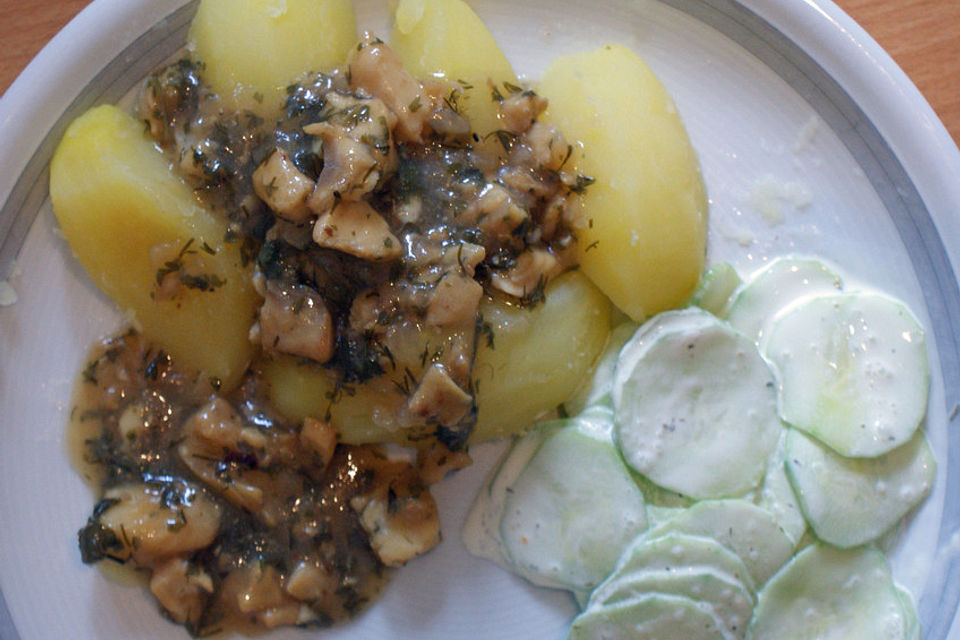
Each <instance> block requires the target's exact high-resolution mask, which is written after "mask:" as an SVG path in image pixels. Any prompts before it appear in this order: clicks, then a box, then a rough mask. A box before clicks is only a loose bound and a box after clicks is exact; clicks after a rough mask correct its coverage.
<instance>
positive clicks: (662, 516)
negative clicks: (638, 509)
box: [643, 492, 687, 528]
mask: <svg viewBox="0 0 960 640" xmlns="http://www.w3.org/2000/svg"><path fill="white" fill-rule="evenodd" d="M643 496H644V498H646V496H647V494H646V492H644V494H643ZM686 510H687V507H686V506H677V507H665V506H661V505H658V504H651V503H650V502H647V523H648V524H649V525H650V527H651V528H653V527H657V526H659V525H661V524H663V523H664V522H666V521H667V520H670V519H671V518H674V517H676V516H678V515H680V514H681V513H682V512H684V511H686Z"/></svg>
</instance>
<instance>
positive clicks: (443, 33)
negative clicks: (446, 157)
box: [390, 0, 517, 136]
mask: <svg viewBox="0 0 960 640" xmlns="http://www.w3.org/2000/svg"><path fill="white" fill-rule="evenodd" d="M390 46H391V47H392V48H393V49H394V51H396V52H397V54H398V55H399V56H400V59H401V60H402V61H403V65H404V67H406V69H407V71H409V72H410V73H412V74H413V75H415V76H417V77H419V78H427V77H440V78H444V79H445V80H447V81H449V82H452V83H454V84H456V85H457V86H459V87H460V91H461V94H462V97H461V99H460V103H461V105H462V107H463V113H464V115H466V116H467V117H468V118H469V119H470V123H471V124H472V125H473V129H474V131H476V132H477V133H478V134H479V135H481V136H485V135H487V134H489V133H490V132H492V131H496V130H497V129H501V128H502V126H501V125H500V118H499V107H498V103H497V102H496V101H495V100H494V99H493V97H492V90H491V87H490V86H489V84H488V80H490V81H492V82H493V83H494V84H496V85H500V91H501V92H505V91H506V90H505V89H504V88H503V84H502V83H503V82H509V83H511V84H514V85H515V84H517V76H516V74H514V72H513V68H512V67H511V66H510V62H509V61H508V60H507V57H506V56H505V55H504V54H503V51H501V50H500V47H499V46H498V45H497V43H496V41H495V40H494V39H493V36H492V35H490V32H489V31H488V30H487V27H486V26H484V24H483V22H481V21H480V18H478V17H477V14H475V13H474V12H473V10H472V9H470V7H469V6H467V4H466V3H465V2H463V0H400V2H399V3H398V5H397V9H396V12H395V14H394V24H393V33H392V35H391V41H390ZM461 81H462V82H461Z"/></svg>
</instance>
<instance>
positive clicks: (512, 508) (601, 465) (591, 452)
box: [500, 421, 647, 591]
mask: <svg viewBox="0 0 960 640" xmlns="http://www.w3.org/2000/svg"><path fill="white" fill-rule="evenodd" d="M570 422H571V423H572V422H574V421H570ZM646 526H647V517H646V508H645V505H644V502H643V494H642V493H641V492H640V489H639V488H638V487H637V485H636V483H634V481H633V479H632V478H631V476H630V473H629V471H628V470H627V468H626V467H625V466H624V464H623V462H622V461H621V460H620V457H619V455H618V454H617V451H616V449H615V447H614V446H613V445H612V444H611V443H609V442H606V441H604V440H601V439H598V438H596V437H594V436H591V435H588V434H585V433H583V432H581V431H579V430H578V429H576V428H564V429H560V430H557V431H553V432H551V433H549V434H548V435H546V437H545V439H544V442H543V444H541V445H540V448H539V449H537V452H536V453H535V454H534V455H533V457H532V458H531V459H530V461H529V462H528V463H527V464H526V466H525V467H524V468H523V470H522V471H521V472H520V474H519V475H518V476H517V478H516V480H515V481H514V482H512V483H510V485H509V488H508V489H507V490H506V497H505V500H504V506H503V517H502V519H501V521H500V538H501V540H502V541H503V546H504V549H505V550H506V551H507V556H508V558H509V560H510V562H511V565H512V567H513V568H514V570H515V571H516V572H517V573H519V574H520V575H521V576H523V577H525V578H526V579H528V580H529V581H530V582H532V583H534V584H537V585H540V586H547V587H556V588H561V589H571V590H574V591H579V590H586V589H592V588H593V587H595V586H596V585H597V584H598V583H599V582H600V581H601V580H603V578H604V577H606V575H607V574H609V573H610V571H611V569H613V567H614V565H615V564H616V561H617V558H618V557H619V555H620V551H621V550H622V549H623V548H624V547H625V546H627V543H628V542H629V541H630V540H632V539H633V538H634V537H636V535H637V534H639V533H640V532H642V531H643V530H644V529H646Z"/></svg>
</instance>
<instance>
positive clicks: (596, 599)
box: [590, 566, 754, 638]
mask: <svg viewBox="0 0 960 640" xmlns="http://www.w3.org/2000/svg"><path fill="white" fill-rule="evenodd" d="M656 593H659V594H665V595H672V596H684V597H686V598H690V599H691V600H694V601H695V602H699V603H702V604H706V605H707V606H709V607H710V610H711V611H712V612H713V613H714V615H716V617H717V619H718V620H719V621H720V623H721V625H722V628H723V629H724V630H726V632H727V634H728V635H730V636H733V637H736V638H742V637H743V636H744V634H745V633H746V630H747V623H748V622H749V621H750V617H751V615H752V614H753V602H754V596H753V594H752V593H751V592H750V591H749V590H748V589H747V587H746V586H745V585H744V584H743V582H742V581H740V580H738V579H736V578H734V577H733V576H731V575H728V574H725V573H723V572H721V571H718V570H716V569H713V568H708V567H701V566H678V567H676V568H671V569H658V570H644V571H639V572H636V573H629V574H623V575H619V576H618V577H617V579H615V580H611V581H607V582H604V583H603V584H602V585H601V586H600V587H598V588H597V589H595V590H594V592H593V594H592V595H591V596H590V605H591V606H598V605H601V604H613V603H617V602H623V601H627V600H634V599H636V598H638V597H641V596H643V595H646V594H656Z"/></svg>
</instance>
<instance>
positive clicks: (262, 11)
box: [187, 0, 357, 114]
mask: <svg viewBox="0 0 960 640" xmlns="http://www.w3.org/2000/svg"><path fill="white" fill-rule="evenodd" d="M356 41H357V27H356V24H355V22H354V17H353V6H352V5H351V3H350V0H201V2H200V5H199V6H198V8H197V14H196V16H195V17H194V19H193V23H192V24H191V25H190V35H189V38H188V44H187V46H188V48H189V49H190V51H191V52H192V53H193V56H194V57H195V58H196V59H197V60H199V61H200V62H202V63H203V64H204V67H205V68H204V71H203V77H204V79H205V80H206V81H207V82H208V83H209V84H210V86H211V87H213V90H214V91H215V92H216V93H217V94H219V95H220V98H221V99H222V100H223V103H224V105H225V106H226V107H228V108H233V109H249V110H251V111H255V112H257V113H261V114H263V113H268V112H271V111H275V110H276V109H278V108H279V107H280V106H281V105H282V102H283V100H284V98H285V97H286V93H285V91H286V87H287V85H289V84H290V83H291V82H293V81H294V80H295V79H296V78H297V76H299V75H301V74H303V73H306V72H308V71H317V72H319V71H324V70H326V69H332V68H334V67H336V66H338V65H341V64H343V63H344V61H345V60H346V58H347V52H348V51H349V50H350V47H352V46H353V45H354V44H356Z"/></svg>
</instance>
